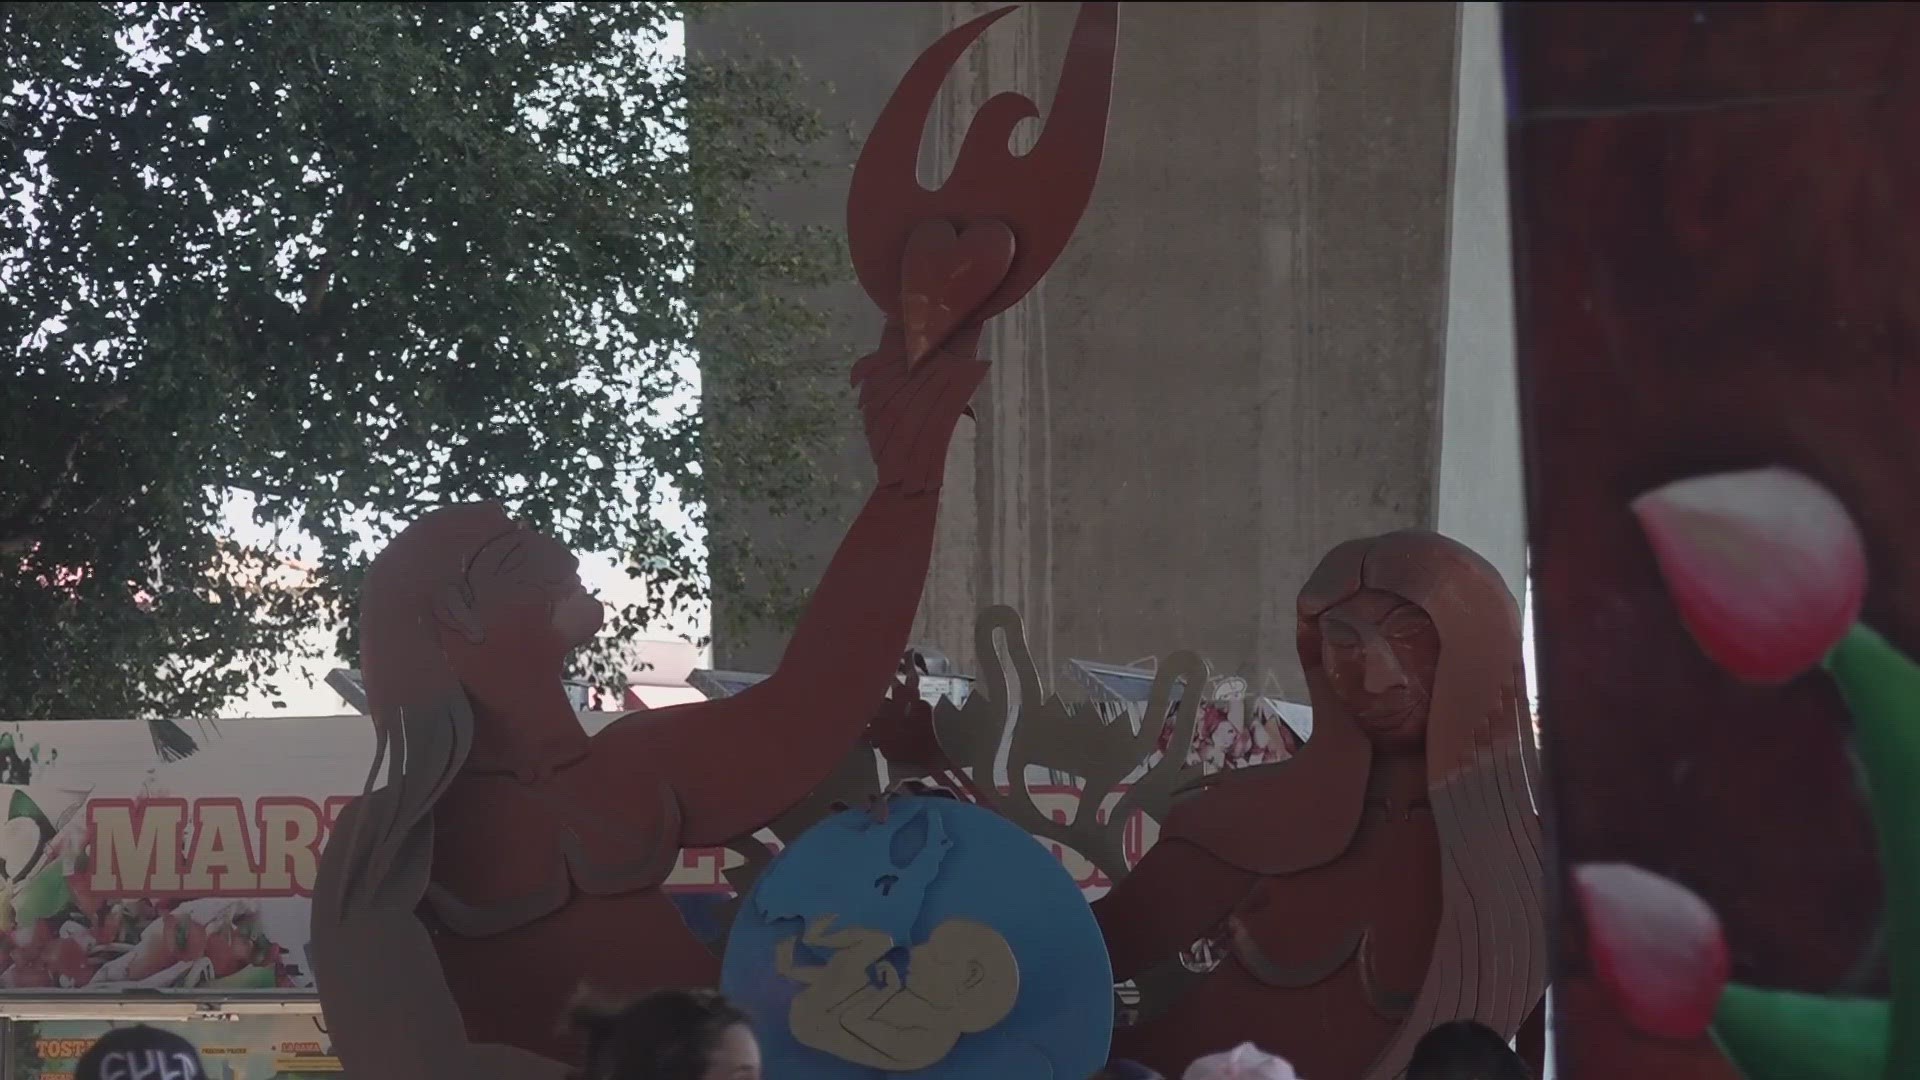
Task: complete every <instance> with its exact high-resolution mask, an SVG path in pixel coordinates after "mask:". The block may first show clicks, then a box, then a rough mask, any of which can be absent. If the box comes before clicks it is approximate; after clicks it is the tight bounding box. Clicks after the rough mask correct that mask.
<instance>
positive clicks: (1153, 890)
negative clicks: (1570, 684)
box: [1095, 532, 1547, 1080]
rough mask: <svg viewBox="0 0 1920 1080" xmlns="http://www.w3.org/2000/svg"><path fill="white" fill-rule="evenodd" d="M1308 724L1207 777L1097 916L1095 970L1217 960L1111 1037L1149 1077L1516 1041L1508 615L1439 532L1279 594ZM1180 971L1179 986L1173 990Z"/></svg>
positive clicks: (1478, 563)
mask: <svg viewBox="0 0 1920 1080" xmlns="http://www.w3.org/2000/svg"><path fill="white" fill-rule="evenodd" d="M1299 614H1300V623H1299V649H1300V660H1301V663H1302V665H1303V666H1304V667H1305V669H1306V676H1307V685H1308V687H1309V689H1310V691H1311V694H1312V699H1313V718H1314V727H1313V735H1312V738H1311V739H1309V740H1308V742H1307V745H1306V748H1305V749H1304V750H1302V751H1301V752H1300V753H1299V754H1298V755H1297V756H1295V757H1294V758H1293V759H1292V760H1290V761H1286V762H1282V763H1280V764H1277V765H1264V766H1256V767H1253V768H1248V769H1241V770H1235V771H1231V772H1226V773H1221V774H1218V775H1217V776H1215V777H1210V778H1208V780H1207V781H1205V782H1204V786H1203V787H1202V788H1200V790H1199V791H1197V792H1196V793H1194V794H1192V795H1190V796H1189V797H1187V798H1186V799H1185V800H1183V801H1176V802H1175V804H1174V806H1173V809H1172V811H1171V812H1170V813H1169V814H1168V815H1167V820H1166V822H1165V824H1164V825H1163V827H1162V829H1161V832H1160V841H1159V843H1158V844H1156V845H1155V846H1154V847H1153V848H1152V849H1151V850H1149V851H1148V852H1147V854H1146V856H1145V857H1144V858H1142V859H1141V861H1140V863H1139V865H1138V866H1136V867H1135V868H1134V870H1133V872H1132V873H1131V874H1130V875H1129V876H1127V877H1126V878H1125V879H1124V880H1123V881H1121V882H1120V883H1119V884H1118V885H1117V886H1116V887H1115V888H1114V890H1113V892H1111V893H1110V894H1108V895H1107V896H1106V897H1105V898H1104V899H1102V900H1101V901H1099V902H1098V903H1097V904H1096V905H1095V909H1096V912H1097V914H1098V915H1099V917H1100V922H1101V926H1102V927H1103V928H1104V930H1105V932H1106V936H1107V943H1108V947H1109V948H1110V950H1111V951H1112V955H1113V964H1114V975H1115V978H1117V979H1121V980H1126V979H1129V978H1138V979H1139V980H1140V981H1141V982H1142V984H1143V988H1145V987H1150V986H1151V985H1152V984H1153V980H1154V979H1155V977H1156V975H1160V976H1164V973H1165V972H1166V970H1167V969H1168V968H1170V967H1171V968H1173V969H1174V970H1175V971H1176V972H1179V971H1180V970H1181V969H1180V968H1179V960H1178V959H1177V958H1178V957H1180V956H1181V955H1182V954H1183V953H1188V954H1189V955H1191V953H1192V952H1193V951H1194V950H1192V949H1191V946H1193V945H1194V944H1195V943H1196V942H1200V941H1208V942H1210V944H1211V947H1210V948H1209V949H1203V950H1199V951H1201V952H1211V953H1213V954H1214V955H1215V956H1216V957H1223V958H1222V959H1220V960H1219V962H1218V965H1217V966H1216V967H1214V968H1213V969H1212V970H1211V971H1210V972H1208V973H1206V974H1204V975H1198V976H1192V975H1189V976H1188V980H1187V981H1188V985H1187V986H1186V987H1185V989H1184V992H1183V993H1180V994H1179V995H1178V996H1177V997H1176V998H1175V999H1174V1000H1172V1001H1171V1002H1170V1003H1165V1005H1164V1007H1162V1008H1158V1009H1151V1010H1149V1015H1147V1016H1146V1017H1145V1018H1144V1019H1142V1020H1141V1021H1140V1022H1139V1023H1137V1024H1135V1025H1133V1026H1131V1027H1128V1028H1125V1029H1122V1030H1121V1031H1120V1032H1119V1033H1118V1034H1117V1035H1116V1038H1115V1050H1114V1052H1115V1054H1116V1055H1117V1056H1123V1057H1129V1058H1134V1059H1137V1060H1139V1061H1142V1062H1145V1063H1147V1064H1149V1065H1152V1066H1154V1067H1156V1068H1158V1069H1160V1070H1161V1071H1163V1072H1165V1073H1167V1074H1168V1075H1178V1074H1179V1072H1180V1071H1181V1070H1182V1069H1183V1068H1184V1067H1185V1066H1186V1064H1187V1063H1188V1062H1190V1061H1192V1060H1193V1059H1194V1058H1196V1057H1199V1056H1201V1055H1203V1054H1206V1053H1209V1052H1212V1051H1217V1050H1219V1049H1221V1048H1222V1047H1230V1046H1233V1045H1235V1044H1237V1043H1240V1042H1242V1041H1248V1040H1251V1041H1254V1042H1257V1043H1258V1044H1259V1045H1261V1046H1263V1047H1266V1048H1269V1049H1272V1050H1274V1051H1275V1052H1278V1053H1281V1054H1283V1055H1285V1056H1286V1057H1287V1058H1288V1059H1289V1060H1290V1061H1291V1062H1292V1063H1293V1064H1294V1065H1295V1067H1296V1068H1298V1069H1299V1071H1300V1073H1301V1075H1303V1076H1309V1077H1314V1078H1316V1080H1362V1078H1367V1080H1386V1078H1390V1077H1394V1076H1397V1075H1399V1073H1400V1071H1401V1070H1402V1069H1403V1068H1404V1067H1405V1065H1406V1061H1407V1057H1408V1055H1409V1054H1410V1052H1411V1051H1412V1048H1413V1044H1414V1043H1415V1042H1416V1041H1417V1040H1418V1039H1419V1037H1420V1036H1421V1035H1423V1034H1425V1033H1426V1032H1427V1031H1429V1030H1431V1029H1432V1028H1433V1027H1435V1026H1436V1025H1438V1024H1441V1023H1444V1022H1446V1021H1449V1020H1455V1019H1461V1018H1472V1019H1476V1020H1479V1021H1481V1022H1483V1023H1485V1024H1487V1025H1489V1026H1490V1027H1493V1028H1494V1029H1495V1030H1498V1031H1500V1032H1502V1033H1503V1034H1506V1035H1509V1036H1511V1035H1513V1034H1514V1033H1515V1031H1516V1030H1517V1029H1518V1028H1519V1027H1520V1025H1521V1023H1522V1021H1523V1020H1524V1019H1525V1018H1526V1017H1527V1016H1528V1015H1529V1014H1530V1013H1531V1012H1532V1011H1533V1010H1534V1008H1535V1006H1536V1004H1537V1003H1538V1002H1539V1000H1540V997H1541V994H1542V992H1543V990H1544V987H1545V984H1546V977H1547V971H1546V962H1547V953H1546V949H1545V944H1544V939H1543V932H1542V919H1541V914H1542V911H1543V896H1542V884H1541V880H1542V879H1541V858H1540V853H1539V850H1540V839H1539V827H1538V823H1537V819H1536V817H1535V814H1534V810H1533V806H1532V804H1531V801H1530V798H1529V794H1528V791H1529V784H1528V777H1529V776H1530V775H1534V776H1537V768H1536V766H1535V759H1534V753H1533V741H1532V733H1531V730H1530V725H1531V720H1530V717H1529V713H1528V710H1527V707H1526V701H1525V696H1524V695H1525V693H1526V683H1525V679H1524V673H1523V671H1522V668H1521V660H1520V621H1519V612H1518V610H1517V608H1516V606H1515V604H1514V602H1513V597H1512V596H1511V594H1509V593H1508V591H1507V589H1506V586H1505V585H1504V583H1502V581H1501V579H1500V576H1499V574H1498V573H1497V572H1496V571H1495V570H1494V569H1493V567H1491V566H1490V565H1488V564H1487V562H1486V561H1485V560H1484V559H1481V558H1480V557H1479V556H1478V555H1476V554H1474V553H1473V552H1472V551H1470V550H1468V549H1467V548H1465V547H1463V546H1461V545H1459V544H1457V543H1455V542H1453V541H1451V540H1448V539H1447V538H1445V537H1442V536H1439V535H1436V534H1433V533H1428V532H1399V533H1391V534H1389V535H1386V536H1382V537H1377V538H1374V539H1371V540H1361V541H1353V542H1350V543H1347V544H1343V545H1341V546H1340V547H1338V548H1335V549H1334V550H1333V552H1332V553H1330V554H1329V555H1328V556H1327V557H1326V558H1325V559H1324V560H1323V561H1322V562H1321V564H1320V566H1319V568H1318V569H1317V570H1315V571H1314V574H1313V576H1312V578H1311V579H1310V580H1309V581H1308V582H1307V584H1306V587H1305V588H1303V589H1302V590H1301V592H1300V601H1299ZM1176 981H1178V980H1176Z"/></svg>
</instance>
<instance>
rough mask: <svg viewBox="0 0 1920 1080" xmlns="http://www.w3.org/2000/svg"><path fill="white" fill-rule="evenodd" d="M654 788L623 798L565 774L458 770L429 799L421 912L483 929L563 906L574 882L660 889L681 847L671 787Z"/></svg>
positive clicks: (462, 929)
mask: <svg viewBox="0 0 1920 1080" xmlns="http://www.w3.org/2000/svg"><path fill="white" fill-rule="evenodd" d="M654 786H655V787H656V792H657V793H656V796H655V798H653V799H650V800H637V801H630V802H627V803H625V804H621V803H618V802H613V801H612V800H603V799H596V798H592V797H590V796H583V795H582V794H580V793H577V792H574V791H572V790H570V786H569V785H568V784H566V783H565V777H564V775H562V776H559V777H555V778H554V779H553V780H552V781H547V782H541V783H528V782H524V781H521V780H517V779H515V778H512V777H504V776H499V777H496V776H469V777H461V778H460V779H458V780H456V781H454V783H453V785H452V786H451V787H450V788H448V789H447V791H446V793H445V794H444V795H443V796H442V797H441V800H440V802H439V804H438V805H436V806H435V807H434V844H433V874H432V881H431V883H430V884H429V885H428V887H427V895H426V906H427V908H428V910H429V911H430V912H431V913H432V915H433V916H434V918H435V919H436V921H438V922H439V923H440V924H441V925H443V926H445V927H446V928H447V929H448V930H451V931H453V932H454V933H456V934H460V935H462V936H466V937H489V936H492V935H494V934H501V933H505V932H506V931H508V930H512V929H515V928H517V927H521V926H525V925H527V924H528V923H531V922H533V921H534V920H536V919H539V918H542V917H544V916H546V915H550V914H552V913H553V912H555V911H558V910H560V909H561V908H562V907H564V906H566V904H567V902H568V901H569V900H570V899H571V898H572V897H573V895H574V893H575V891H576V890H577V891H579V892H580V893H583V894H586V895H590V896H618V895H621V894H624V893H629V892H638V891H640V890H643V889H651V888H655V887H658V886H659V885H660V884H662V883H663V882H665V881H666V879H667V875H668V874H670V873H671V872H672V871H673V867H674V863H675V861H676V859H677V857H678V855H679V852H680V826H681V816H680V802H679V799H678V798H676V797H675V795H674V793H673V789H672V788H671V787H669V786H667V785H666V784H664V783H661V784H657V785H654ZM629 790H632V789H629ZM609 803H611V805H609Z"/></svg>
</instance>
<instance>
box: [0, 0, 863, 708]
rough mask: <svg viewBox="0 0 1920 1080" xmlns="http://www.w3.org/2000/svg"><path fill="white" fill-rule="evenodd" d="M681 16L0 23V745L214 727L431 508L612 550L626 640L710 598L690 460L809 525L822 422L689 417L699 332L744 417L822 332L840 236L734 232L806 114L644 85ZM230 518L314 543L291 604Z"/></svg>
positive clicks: (151, 12) (787, 94) (729, 69)
mask: <svg viewBox="0 0 1920 1080" xmlns="http://www.w3.org/2000/svg"><path fill="white" fill-rule="evenodd" d="M683 14H684V11H683V6H682V5H674V4H642V3H597V4H504V3H433V4H397V3H395V4H387V3H378V4H367V3H342V4H286V3H262V4H252V3H242V4H211V3H194V4H179V3H162V4H135V3H104V4H103V3H84V4H74V3H68V4H61V3H52V4H12V3H9V4H4V5H0V147H3V150H0V155H3V160H0V170H4V173H3V175H0V189H3V190H4V202H0V341H4V343H5V344H4V346H3V347H4V350H5V351H7V352H8V353H9V357H10V362H9V365H8V367H7V368H6V369H5V372H4V383H5V385H4V387H0V613H4V619H3V620H0V716H11V717H62V716H84V715H116V716H128V715H153V714H156V713H161V714H172V715H188V714H206V713H208V712H211V711H213V710H216V709H217V708H218V707H219V706H220V705H221V704H222V703H223V702H225V701H228V700H230V699H231V698H233V697H234V696H235V695H236V694H238V693H239V692H241V691H242V690H243V689H245V688H246V687H247V686H248V685H249V684H250V683H251V682H253V681H255V680H262V679H269V678H270V677H271V676H272V674H273V670H272V669H273V667H274V663H275V661H274V657H275V656H276V655H277V654H280V653H281V652H282V651H283V650H284V649H286V648H287V647H288V645H289V642H290V641H291V640H292V639H293V636H294V635H295V634H296V633H297V632H298V631H299V629H300V628H302V627H305V626H311V625H315V624H316V622H323V623H329V624H334V625H344V626H346V627H349V628H350V625H351V620H350V619H345V618H344V616H346V615H347V614H349V613H350V611H351V601H352V599H353V597H354V595H355V589H356V582H357V578H358V575H359V573H360V571H361V569H362V564H361V563H360V562H359V561H358V560H359V559H360V558H362V557H364V554H365V552H364V551H361V552H358V553H356V551H355V545H354V543H353V540H354V537H355V536H356V534H357V533H356V530H360V529H365V528H367V527H369V526H370V527H372V528H374V529H376V530H378V531H385V530H387V529H391V528H392V527H394V526H396V525H397V524H399V523H402V522H404V521H405V520H407V519H409V518H411V517H412V516H414V515H416V514H418V513H419V512H420V511H422V510H424V509H425V508H427V507H430V506H433V505H437V504H442V503H446V502H452V501H460V500H466V499H474V498H487V497H497V498H501V499H503V500H504V501H506V502H507V504H508V506H509V509H511V510H512V511H513V512H514V513H515V514H516V515H517V516H518V517H520V518H521V519H522V520H525V521H527V522H530V523H531V524H533V525H535V526H537V527H539V528H542V529H546V530H549V531H551V532H553V533H554V534H555V535H558V536H560V537H561V538H563V539H564V540H565V541H566V542H567V543H568V544H570V545H572V546H573V547H574V549H575V550H580V551H604V552H617V553H620V554H621V555H623V556H624V557H625V558H626V559H627V560H628V563H629V565H630V566H632V567H634V568H635V572H636V575H640V574H642V572H643V573H644V579H645V580H646V581H647V582H648V596H647V599H646V600H645V602H644V603H642V604H641V605H639V606H638V607H636V608H635V609H632V610H629V611H626V612H624V613H622V614H623V616H624V618H623V619H622V620H621V622H622V624H623V625H625V626H627V627H628V628H629V632H631V628H632V627H633V626H634V625H636V624H637V623H638V622H639V621H642V620H644V619H645V618H646V617H647V616H649V615H651V614H654V613H656V612H659V611H662V610H666V609H670V608H672V607H674V606H676V605H679V604H683V603H686V602H689V601H692V600H695V599H697V598H699V597H700V596H701V595H702V592H703V590H704V588H705V586H704V584H703V578H702V573H701V562H702V558H703V551H702V549H701V547H700V545H699V543H698V542H697V537H694V538H692V542H690V537H689V536H688V535H684V534H683V531H681V530H676V529H675V528H673V527H671V526H670V525H669V524H668V523H667V522H666V521H663V519H662V516H661V509H662V505H663V500H664V499H665V498H666V497H667V494H668V493H669V492H670V491H674V490H677V491H678V492H679V493H681V495H682V497H683V498H685V499H687V500H688V501H689V502H690V503H691V504H692V508H693V510H694V513H695V520H696V525H697V522H698V516H699V507H700V506H701V505H702V503H703V501H704V499H705V495H706V493H705V491H704V490H703V487H702V475H701V462H702V461H703V460H712V459H718V460H723V461H725V462H726V463H727V469H726V472H727V475H728V477H729V482H730V483H732V482H734V481H735V479H736V478H754V477H760V478H763V480H762V481H761V483H762V486H763V490H759V491H754V492H749V493H745V497H748V498H751V499H755V500H757V501H759V502H761V503H763V504H766V505H770V506H776V507H777V506H781V505H787V506H803V505H805V503H806V500H807V499H808V498H809V497H810V495H809V491H808V487H807V480H808V476H809V474H810V470H809V469H808V468H807V467H806V462H807V460H808V459H809V456H810V454H811V453H812V452H813V451H814V450H816V449H817V448H818V447H819V446H821V445H822V443H823V440H825V439H827V438H829V437H830V436H831V433H832V431H833V430H834V427H833V420H834V417H833V412H832V409H831V407H830V405H831V403H830V402H829V401H828V400H827V399H825V398H824V397H818V398H808V397H807V396H806V395H804V394H800V395H794V394H783V395H777V396H769V397H764V398H761V399H758V400H756V401H755V402H754V406H755V408H756V409H758V410H759V414H758V415H757V417H756V419H757V422H756V423H755V424H753V425H746V426H743V427H742V428H741V432H742V433H741V434H738V435H733V434H728V433H725V432H718V431H716V433H715V435H714V438H715V439H724V440H725V442H724V443H723V444H722V443H710V442H708V441H707V440H706V438H705V432H704V431H703V429H702V427H701V425H700V423H699V416H698V411H697V410H696V409H694V408H693V407H692V406H691V402H690V401H681V403H680V404H676V401H677V400H679V399H684V398H685V397H686V395H685V393H684V389H685V388H684V386H683V382H684V375H683V372H684V363H685V358H686V356H687V355H688V353H687V350H688V348H689V347H690V345H691V343H692V342H693V341H694V339H695V336H696V333H697V334H698V337H699V342H700V346H701V349H702V364H703V366H706V367H709V368H712V369H715V370H717V371H721V372H724V373H725V375H726V381H727V383H728V384H729V385H746V386H751V385H755V384H756V382H757V381H759V379H760V376H762V375H765V376H768V377H769V381H779V380H774V379H772V378H771V377H772V376H774V375H776V374H778V373H779V372H780V371H781V369H782V365H783V364H784V363H785V362H786V359H787V357H789V356H791V355H793V353H794V350H795V348H796V346H797V345H800V344H803V343H805V342H807V341H811V340H812V338H813V335H814V332H815V331H816V330H818V329H819V326H818V320H817V319H816V318H815V317H813V316H812V315H810V314H809V313H808V312H807V311H806V310H805V309H804V307H802V306H801V305H800V304H799V303H797V302H796V301H795V300H794V299H793V297H795V296H796V295H798V293H797V292H796V290H795V289H794V286H796V285H799V286H805V285H808V284H811V283H816V282H818V281H821V280H824V276H825V275H826V274H827V273H828V272H829V270H830V268H834V267H837V266H838V265H840V263H839V261H838V260H837V259H835V258H833V257H832V254H833V253H832V251H831V249H830V248H829V247H828V246H827V245H828V243H829V241H828V240H827V239H826V238H824V237H822V236H820V235H818V234H814V233H809V232H803V231H797V230H790V229H786V228H783V227H780V226H778V225H775V224H773V223H770V222H768V221H766V220H764V219H763V218H762V217H760V216H758V215H757V214H756V213H755V212H754V211H753V209H752V207H753V200H754V196H755V194H756V192H757V191H758V189H759V188H760V187H761V186H762V185H764V184H766V183H770V182H776V181H780V180H782V179H785V178H787V177H790V176H793V175H795V174H796V173H797V172H798V171H800V170H803V169H804V168H805V165H806V153H807V151H808V147H809V145H810V144H811V143H812V141H813V140H814V139H816V138H817V137H818V136H819V134H820V132H819V125H818V120H817V117H816V116H815V115H814V114H813V113H812V112H811V111H810V110H808V109H807V108H805V107H803V106H802V105H801V104H800V103H799V100H798V98H797V97H796V95H795V93H794V89H795V86H796V83H795V79H796V75H795V73H794V72H792V71H790V70H788V69H786V68H784V67H781V66H777V65H771V64H757V63H732V64H729V65H727V66H722V67H713V66H706V65H702V64H682V63H679V62H678V61H676V60H673V59H670V58H667V57H665V56H664V55H663V54H662V53H661V51H660V50H659V49H658V48H657V45H658V43H659V42H660V41H661V40H662V39H663V38H664V36H665V35H667V34H668V33H669V32H670V31H671V29H672V28H673V27H674V25H675V24H676V22H677V20H679V19H680V18H681V17H682V16H683ZM689 144H691V145H692V146H693V147H694V150H693V152H689V151H688V150H687V147H688V146H689ZM696 313H698V314H699V318H696ZM788 384H789V385H791V381H790V380H788ZM228 489H238V490H244V491H247V492H252V493H254V494H255V495H256V496H257V500H258V501H257V507H258V517H259V518H260V519H261V521H262V522H263V523H268V524H273V525H276V526H279V527H285V528H288V529H298V530H303V531H304V532H305V533H307V534H309V535H311V536H312V537H315V538H317V539H318V541H319V542H320V546H321V548H322V550H323V551H324V556H323V557H322V559H321V562H320V564H319V566H318V570H317V573H316V574H315V575H314V576H313V577H312V578H311V579H310V580H311V581H312V582H313V584H310V585H302V584H299V581H298V579H297V578H289V577H288V576H287V575H285V574H277V573H275V571H274V567H275V566H276V565H278V564H277V563H275V562H274V560H273V559H272V558H270V557H268V556H267V555H266V554H264V553H262V552H258V551H252V550H248V549H246V548H243V547H241V546H239V545H237V544H236V543H234V542H233V541H232V540H231V538H230V537H228V536H227V535H226V534H225V533H223V530H222V528H221V505H222V499H223V498H224V495H223V492H224V491H225V490H228ZM628 491H637V492H638V493H639V494H638V496H637V497H629V496H628V495H627V494H626V493H627V492H628ZM342 638H343V644H342V648H343V650H350V648H351V633H350V632H343V635H342ZM601 663H602V665H604V663H605V657H604V656H603V657H602V658H601Z"/></svg>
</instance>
